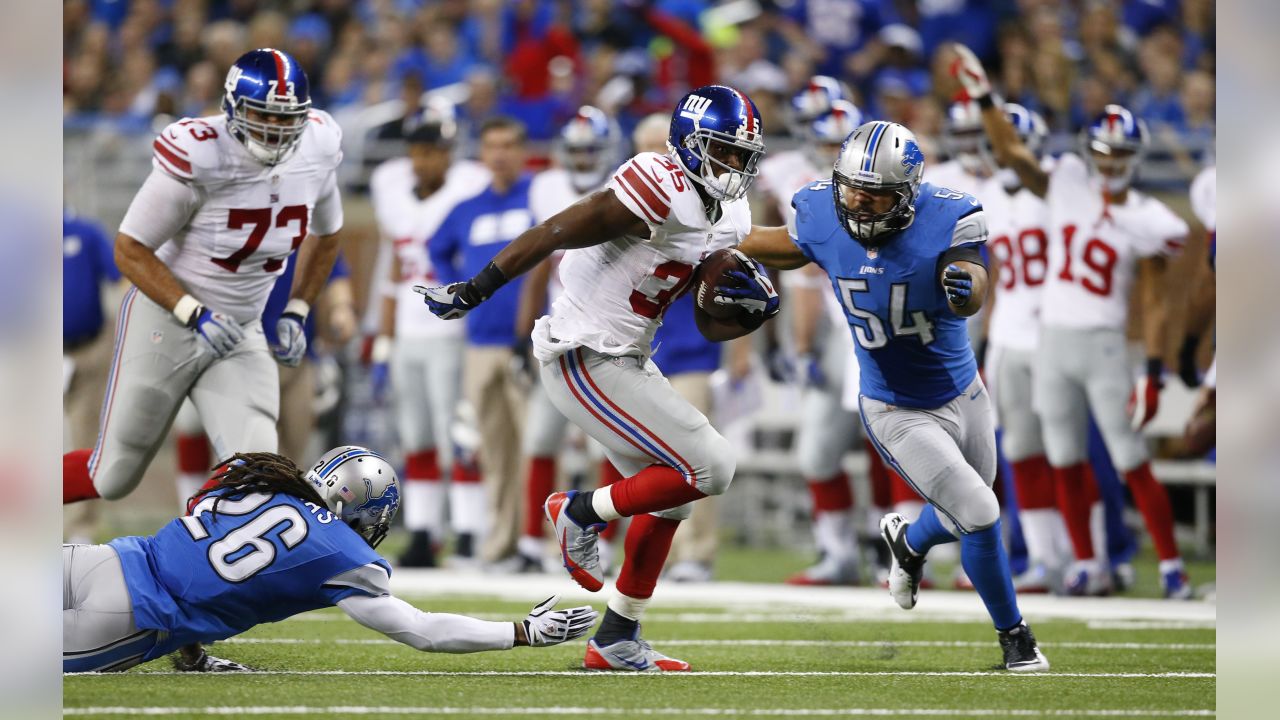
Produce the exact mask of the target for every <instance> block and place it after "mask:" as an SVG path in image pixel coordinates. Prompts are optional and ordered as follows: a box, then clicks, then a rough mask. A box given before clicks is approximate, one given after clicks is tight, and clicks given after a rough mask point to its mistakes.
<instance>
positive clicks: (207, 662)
mask: <svg viewBox="0 0 1280 720" xmlns="http://www.w3.org/2000/svg"><path fill="white" fill-rule="evenodd" d="M196 647H199V646H196ZM185 650H187V648H183V649H182V650H179V651H178V652H176V653H174V654H173V655H170V656H169V657H171V658H172V659H173V669H174V670H177V671H178V672H213V673H221V672H253V668H251V667H248V666H247V665H241V664H240V663H238V662H232V661H231V660H223V659H222V658H216V657H214V656H212V655H210V654H209V653H207V652H205V649H204V648H202V647H201V648H200V654H199V655H197V656H195V658H194V659H191V660H188V659H187V657H186V655H187V653H186V652H184V651H185Z"/></svg>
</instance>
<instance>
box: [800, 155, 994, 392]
mask: <svg viewBox="0 0 1280 720" xmlns="http://www.w3.org/2000/svg"><path fill="white" fill-rule="evenodd" d="M791 204H792V207H793V208H795V217H794V220H793V223H794V224H793V226H792V228H791V238H792V240H793V241H794V242H795V244H796V246H797V247H799V248H800V250H801V252H803V253H804V254H805V256H806V257H808V258H809V259H810V260H812V261H813V262H815V263H817V264H818V265H819V266H821V267H822V269H823V270H825V271H826V272H827V276H828V277H829V278H830V280H831V287H832V289H833V290H835V292H836V296H837V297H839V299H840V303H841V305H842V306H843V308H844V314H845V318H846V319H847V320H848V322H849V329H850V331H851V332H852V333H853V339H854V346H855V351H856V353H857V357H858V367H859V370H860V371H861V392H862V394H863V395H865V396H867V397H869V398H873V399H875V400H880V401H881V402H885V403H889V404H891V405H902V406H905V407H912V408H936V407H940V406H942V405H944V404H946V403H947V402H949V401H950V400H952V399H953V398H955V397H956V396H958V395H959V394H960V393H962V392H964V390H965V388H967V387H968V386H969V384H970V383H972V382H973V378H974V375H976V374H977V372H978V365H977V362H976V361H975V359H974V356H973V350H972V349H971V348H970V346H969V335H968V332H967V330H966V328H965V319H964V318H962V317H960V316H958V315H956V314H955V313H954V312H952V311H951V308H950V307H949V306H948V305H947V299H946V295H945V294H944V293H943V291H942V283H941V279H940V276H941V272H942V269H943V268H942V265H941V263H940V260H941V259H942V255H943V254H944V253H946V252H947V251H948V250H949V249H951V248H952V247H958V246H961V245H974V246H977V245H982V244H984V243H986V241H987V225H986V218H985V216H984V214H983V211H982V205H981V204H980V203H979V202H978V200H977V198H975V197H973V196H971V195H966V194H965V193H962V192H957V191H954V190H948V189H946V188H940V187H938V186H936V185H932V184H930V183H922V184H921V185H920V197H919V199H918V200H916V217H915V220H914V222H912V223H911V226H910V227H908V228H907V229H906V230H902V231H900V232H896V233H892V234H890V235H887V236H885V238H884V242H883V244H881V245H878V246H872V247H866V246H863V245H861V244H859V243H858V242H856V241H854V240H853V238H851V237H849V234H848V233H846V232H845V231H844V228H842V227H841V226H840V220H839V219H838V218H837V217H836V210H835V198H834V196H833V195H832V192H831V182H830V181H828V180H824V181H820V182H816V183H812V184H810V185H808V186H806V187H805V188H803V189H801V190H800V191H799V192H797V193H796V194H795V197H794V198H793V199H792V203H791Z"/></svg>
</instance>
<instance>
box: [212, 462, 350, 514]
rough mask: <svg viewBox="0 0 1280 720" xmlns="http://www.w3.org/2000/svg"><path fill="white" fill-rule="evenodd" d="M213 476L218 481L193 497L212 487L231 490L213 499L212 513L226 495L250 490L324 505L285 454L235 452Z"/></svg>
mask: <svg viewBox="0 0 1280 720" xmlns="http://www.w3.org/2000/svg"><path fill="white" fill-rule="evenodd" d="M213 479H214V480H217V481H218V484H217V485H215V486H213V487H212V488H209V490H205V491H203V492H201V493H199V494H198V495H197V496H196V497H199V496H200V495H204V494H207V493H209V492H213V491H214V490H230V491H231V492H226V493H223V494H222V495H219V496H218V497H217V499H215V500H214V501H213V507H212V508H211V512H212V513H213V514H215V515H216V514H217V512H218V503H220V502H222V500H223V499H224V498H226V497H227V496H229V495H249V494H251V493H268V494H271V493H285V494H286V495H292V496H294V497H296V498H298V499H299V500H302V501H304V502H310V503H315V504H316V505H319V506H320V507H322V508H323V507H326V505H325V502H324V499H323V498H321V497H320V493H318V492H316V489H315V488H314V487H312V486H311V483H309V482H307V481H306V479H305V478H304V477H303V474H302V470H300V469H299V468H298V466H297V465H295V464H294V462H293V461H292V460H290V459H289V458H287V457H285V456H283V455H277V454H276V453H269V452H253V453H236V454H235V455H232V456H231V458H230V459H228V460H226V461H224V462H223V463H222V464H221V465H220V466H219V468H218V473H217V474H216V475H214V476H213ZM192 499H193V500H194V499H196V498H192Z"/></svg>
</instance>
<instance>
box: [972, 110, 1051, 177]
mask: <svg viewBox="0 0 1280 720" xmlns="http://www.w3.org/2000/svg"><path fill="white" fill-rule="evenodd" d="M1004 116H1005V117H1006V118H1008V119H1009V124H1010V125H1012V126H1013V131H1014V132H1016V133H1017V134H1018V138H1019V139H1021V140H1022V144H1023V145H1025V146H1026V148H1027V149H1028V150H1030V151H1031V154H1033V155H1035V156H1036V159H1037V160H1039V159H1040V158H1041V157H1042V156H1043V155H1044V141H1045V138H1047V137H1048V136H1049V126H1048V125H1046V124H1045V122H1044V118H1043V117H1041V116H1040V113H1038V112H1036V111H1034V110H1028V109H1027V108H1025V107H1023V106H1022V105H1019V104H1018V103H1005V104H1004ZM981 149H982V157H983V159H984V160H985V161H986V163H987V164H988V165H989V166H990V167H993V168H998V169H997V170H996V177H998V178H999V179H1000V184H1001V185H1003V186H1004V189H1005V190H1008V191H1009V192H1013V191H1015V190H1017V189H1018V188H1019V187H1021V186H1022V181H1021V180H1019V179H1018V173H1016V172H1014V170H1013V169H1012V168H999V167H998V166H999V163H997V162H996V159H995V154H994V151H993V150H992V149H991V142H990V141H989V140H987V139H986V135H985V134H984V135H983V140H982V145H981Z"/></svg>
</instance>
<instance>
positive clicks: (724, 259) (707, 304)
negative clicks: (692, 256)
mask: <svg viewBox="0 0 1280 720" xmlns="http://www.w3.org/2000/svg"><path fill="white" fill-rule="evenodd" d="M743 269H744V268H743V267H742V261H741V260H739V259H738V256H737V255H736V254H734V252H733V251H732V250H729V249H727V248H724V249H720V250H716V251H714V252H712V253H711V254H710V255H708V256H706V257H705V258H703V259H702V262H701V263H699V265H698V269H697V271H696V272H695V273H694V281H693V299H694V304H695V305H696V306H697V308H698V310H699V311H701V312H704V313H706V314H707V315H710V316H711V317H713V318H715V319H717V320H728V319H730V318H732V317H734V316H735V315H737V314H738V313H739V312H740V311H741V308H739V307H738V306H736V305H717V304H716V303H715V300H714V297H715V293H714V289H715V287H716V286H717V285H723V284H727V282H728V279H727V278H726V277H725V276H726V275H727V274H728V273H729V271H731V270H743Z"/></svg>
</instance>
